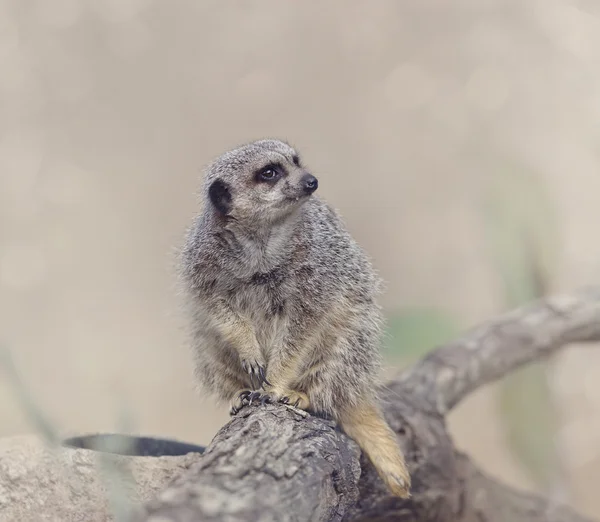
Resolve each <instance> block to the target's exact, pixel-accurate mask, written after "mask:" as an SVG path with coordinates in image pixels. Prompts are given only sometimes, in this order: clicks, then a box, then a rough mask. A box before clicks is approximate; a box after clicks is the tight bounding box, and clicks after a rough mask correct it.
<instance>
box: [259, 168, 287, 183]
mask: <svg viewBox="0 0 600 522" xmlns="http://www.w3.org/2000/svg"><path fill="white" fill-rule="evenodd" d="M281 174H282V172H281V168H279V167H278V166H277V165H267V166H266V167H263V168H262V169H260V170H259V171H258V172H257V173H256V181H276V180H278V179H279V178H280V177H281Z"/></svg>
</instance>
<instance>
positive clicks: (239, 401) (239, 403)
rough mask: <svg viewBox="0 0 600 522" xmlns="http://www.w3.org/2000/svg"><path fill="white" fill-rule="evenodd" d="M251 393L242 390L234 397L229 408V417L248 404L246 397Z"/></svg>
mask: <svg viewBox="0 0 600 522" xmlns="http://www.w3.org/2000/svg"><path fill="white" fill-rule="evenodd" d="M251 393H252V392H251V391H250V390H242V391H240V392H239V393H238V394H237V395H236V396H235V399H234V400H233V401H232V402H231V407H230V408H229V414H230V415H236V414H237V413H238V412H239V411H240V410H241V409H242V408H243V407H244V406H246V404H247V403H248V402H247V401H248V396H249V395H250V394H251Z"/></svg>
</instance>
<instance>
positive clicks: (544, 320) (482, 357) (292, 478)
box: [135, 289, 600, 522]
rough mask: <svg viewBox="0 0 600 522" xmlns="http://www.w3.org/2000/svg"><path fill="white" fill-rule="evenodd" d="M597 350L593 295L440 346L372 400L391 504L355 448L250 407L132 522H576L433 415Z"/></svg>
mask: <svg viewBox="0 0 600 522" xmlns="http://www.w3.org/2000/svg"><path fill="white" fill-rule="evenodd" d="M598 340H600V290H599V289H594V290H588V291H586V292H581V293H579V294H577V295H574V296H562V297H557V298H553V299H547V300H542V301H539V302H537V303H534V304H532V305H530V306H527V307H524V308H521V309H519V310H517V311H514V312H511V313H509V314H506V315H504V316H503V317H501V318H500V319H497V320H495V321H491V322H489V323H487V324H485V325H483V326H481V327H479V328H476V329H474V330H473V331H471V332H470V333H468V334H467V335H466V336H465V337H464V338H463V339H461V340H459V341H456V342H454V343H451V344H449V345H447V346H444V347H441V348H439V349H437V350H435V351H433V352H432V353H431V354H430V355H429V356H427V357H425V359H423V361H422V362H420V363H419V364H417V365H416V366H415V367H414V368H413V369H411V370H409V371H407V372H405V373H403V374H402V375H401V376H400V377H399V378H398V379H397V380H395V381H393V382H392V383H390V385H389V386H388V387H387V388H386V389H385V390H384V392H383V397H382V401H383V407H384V411H385V414H386V418H387V420H388V422H389V423H390V426H391V427H392V429H393V430H394V431H395V432H396V433H397V434H398V437H399V440H400V443H401V445H402V447H403V449H404V451H405V454H406V458H407V463H408V466H409V468H410V471H411V474H412V479H413V491H412V494H413V496H412V498H411V499H410V500H400V499H397V498H393V497H390V496H389V495H388V493H387V491H386V490H385V489H384V487H383V485H382V483H381V481H380V480H379V478H378V477H377V475H376V473H375V471H374V470H373V469H372V467H371V466H370V465H369V463H368V462H366V461H365V460H364V458H360V459H359V451H358V449H357V446H356V444H354V442H353V441H351V440H350V439H348V437H346V436H345V435H343V434H342V433H340V432H339V431H337V430H336V429H335V428H334V426H333V425H332V424H331V423H329V422H326V421H324V420H322V419H318V418H315V417H312V416H308V417H307V418H303V417H302V416H299V415H297V414H296V413H294V412H292V411H289V410H288V409H286V408H285V407H283V406H274V405H267V406H251V407H247V408H245V409H244V410H242V412H241V413H240V414H238V416H237V417H236V418H235V419H233V420H232V421H231V422H230V423H229V424H227V425H226V426H225V427H224V428H223V429H221V431H220V432H219V433H218V434H217V436H216V437H215V439H214V440H213V441H212V443H211V444H210V446H209V448H208V450H207V452H206V453H205V455H203V456H202V457H199V460H198V462H197V463H195V464H194V465H193V466H192V467H191V468H190V470H189V472H187V473H185V474H184V475H182V476H181V477H179V478H178V479H177V480H176V481H175V482H174V483H173V484H172V485H171V486H169V487H168V488H167V489H166V490H165V491H164V492H163V493H162V494H161V495H159V496H158V497H157V498H156V499H155V500H154V501H152V502H150V503H148V504H146V505H145V506H144V507H143V509H142V510H140V512H139V513H138V514H137V517H136V519H135V520H138V521H147V522H150V521H151V520H155V519H153V518H152V517H153V516H158V515H160V516H161V517H162V518H160V520H161V522H167V521H177V522H184V521H192V520H215V521H216V520H227V521H237V520H239V521H242V520H244V521H249V520H261V521H270V520H273V521H275V520H277V521H287V520H289V521H292V520H294V521H303V520H306V521H308V520H311V521H312V520H323V521H324V520H335V521H337V520H371V521H386V520H390V521H391V520H398V521H404V522H408V521H411V522H417V521H419V522H434V521H435V522H542V521H544V522H584V521H585V520H586V519H585V518H583V517H581V516H579V515H577V514H576V513H574V512H573V511H572V510H571V509H569V508H566V507H561V506H556V505H554V504H553V503H552V502H550V501H549V500H546V499H543V498H541V497H538V496H535V495H528V494H524V493H520V492H517V491H515V490H513V489H511V488H508V487H506V486H504V485H501V484H499V483H497V482H496V481H494V480H492V479H491V478H488V477H487V476H485V475H484V474H482V473H481V472H480V471H478V469H477V468H476V467H475V466H474V465H473V464H472V463H471V462H470V461H469V459H468V458H467V457H466V456H464V455H462V454H460V453H458V452H457V451H456V450H455V448H454V446H453V444H452V440H451V438H450V436H449V434H448V432H447V429H446V424H445V419H444V414H446V413H447V412H448V411H449V410H450V409H451V408H452V407H453V406H455V405H456V404H457V403H458V402H459V401H460V400H461V399H462V398H464V397H465V396H466V395H468V394H469V393H470V392H472V391H473V390H475V389H476V388H478V387H479V386H482V385H484V384H486V383H489V382H491V381H493V380H495V379H498V378H500V377H502V376H503V375H505V374H507V373H508V372H510V371H512V370H514V369H516V368H518V367H519V366H522V365H523V364H526V363H528V362H531V361H534V360H536V359H540V358H542V357H546V356H549V355H551V354H552V353H554V352H556V351H557V350H558V349H559V348H560V347H561V346H564V345H565V344H567V343H573V342H589V341H598Z"/></svg>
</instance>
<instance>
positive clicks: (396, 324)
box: [384, 307, 461, 364]
mask: <svg viewBox="0 0 600 522" xmlns="http://www.w3.org/2000/svg"><path fill="white" fill-rule="evenodd" d="M460 331H461V328H460V324H459V322H458V320H456V319H455V318H454V317H453V316H452V315H451V314H450V312H447V311H444V310H439V309H435V308H427V307H424V308H406V309H403V310H399V311H396V312H395V313H393V314H390V317H389V318H388V320H387V329H386V336H385V344H384V350H385V351H384V353H385V355H386V356H387V357H388V358H390V359H401V360H402V361H403V362H406V363H409V364H410V363H413V362H416V361H417V360H418V359H419V358H420V357H422V356H423V355H424V354H425V353H427V352H429V351H430V350H431V349H432V348H434V347H435V346H437V345H440V344H442V343H445V342H447V341H451V340H452V339H454V338H456V337H457V336H458V335H459V334H460Z"/></svg>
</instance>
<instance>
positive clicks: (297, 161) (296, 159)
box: [292, 154, 300, 167]
mask: <svg viewBox="0 0 600 522" xmlns="http://www.w3.org/2000/svg"><path fill="white" fill-rule="evenodd" d="M292 161H293V162H294V165H296V167H299V166H300V158H299V157H298V155H297V154H294V156H293V157H292Z"/></svg>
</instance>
